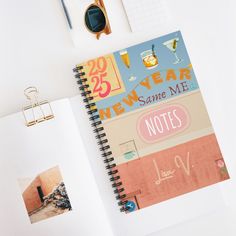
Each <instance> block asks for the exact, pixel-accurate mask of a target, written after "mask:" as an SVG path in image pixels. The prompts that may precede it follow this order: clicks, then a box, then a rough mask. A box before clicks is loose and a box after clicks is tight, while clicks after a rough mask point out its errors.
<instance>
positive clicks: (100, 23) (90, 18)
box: [84, 0, 111, 39]
mask: <svg viewBox="0 0 236 236" xmlns="http://www.w3.org/2000/svg"><path fill="white" fill-rule="evenodd" d="M84 21H85V25H86V28H87V29H88V31H89V32H91V33H93V34H96V38H97V39H99V38H100V36H101V34H102V33H105V34H110V33H111V27H110V24H109V21H108V17H107V13H106V9H105V5H104V3H103V0H95V3H93V4H91V5H89V6H88V8H87V9H86V11H85V16H84Z"/></svg>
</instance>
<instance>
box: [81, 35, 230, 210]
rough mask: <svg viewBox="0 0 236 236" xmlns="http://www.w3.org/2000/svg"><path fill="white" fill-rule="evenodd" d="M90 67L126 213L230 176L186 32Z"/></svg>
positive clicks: (92, 94) (86, 82) (90, 89)
mask: <svg viewBox="0 0 236 236" xmlns="http://www.w3.org/2000/svg"><path fill="white" fill-rule="evenodd" d="M82 67H83V69H82V70H83V72H84V73H85V76H83V73H80V82H81V83H82V85H83V89H82V90H83V92H84V95H86V96H87V98H90V99H91V101H90V99H88V100H89V101H88V100H87V103H88V104H90V105H89V106H87V108H89V109H90V110H93V112H92V113H96V114H98V115H99V120H100V121H101V122H98V123H96V124H95V125H94V126H95V127H96V130H97V131H98V128H100V127H102V128H103V129H104V130H103V132H104V133H105V135H106V139H107V140H108V144H109V146H108V145H107V146H104V145H102V151H103V152H104V153H108V151H109V153H108V154H109V155H110V157H109V158H111V159H109V160H110V161H111V160H112V159H113V158H114V161H113V163H115V165H111V164H110V165H108V168H111V170H112V171H113V172H112V174H113V177H116V176H119V177H120V178H119V180H117V181H115V183H117V185H116V190H117V191H116V192H117V193H118V195H119V197H120V199H121V201H120V204H121V205H123V207H122V209H123V210H124V211H125V212H132V211H135V210H138V209H142V208H145V207H148V206H151V205H153V204H157V203H159V202H162V201H165V200H168V199H171V198H174V197H177V196H179V195H182V194H185V193H188V192H191V191H194V190H197V189H199V188H203V187H206V186H208V185H212V184H215V183H218V182H221V181H224V180H226V179H229V174H228V171H227V168H226V165H225V162H224V159H223V157H222V154H221V151H220V147H219V145H218V142H217V139H216V136H215V133H214V130H213V128H212V125H211V122H210V119H209V116H208V113H207V110H206V107H205V104H204V101H203V99H202V95H201V92H200V90H199V86H198V83H197V80H196V77H195V74H194V71H193V68H192V65H191V62H190V59H189V56H188V53H187V51H186V48H185V44H184V41H183V38H182V35H181V33H180V31H178V32H174V33H171V34H168V35H165V36H162V37H160V38H156V39H153V40H150V41H147V42H144V43H141V44H138V45H135V46H132V47H128V48H126V49H123V50H119V51H116V52H114V53H112V54H109V55H105V56H102V57H99V58H96V59H92V60H89V61H88V62H85V63H82V64H80V65H78V66H77V68H82ZM81 78H82V79H81ZM85 78H86V79H85ZM88 104H87V105H88ZM91 108H92V109H91ZM95 108H96V109H95ZM90 114H91V112H90ZM93 117H95V116H93ZM92 120H93V119H92ZM103 140H104V139H103ZM100 141H102V140H100ZM100 144H101V143H100ZM104 147H105V148H104ZM104 149H105V150H104ZM107 149H108V150H107ZM110 152H111V153H110ZM104 153H103V154H104ZM105 156H106V155H105ZM116 170H117V171H116ZM110 174H111V173H110ZM118 183H121V184H119V185H118ZM119 197H118V198H119Z"/></svg>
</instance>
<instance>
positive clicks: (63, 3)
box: [61, 0, 72, 29]
mask: <svg viewBox="0 0 236 236" xmlns="http://www.w3.org/2000/svg"><path fill="white" fill-rule="evenodd" d="M61 4H62V7H63V10H64V12H65V15H66V19H67V22H68V25H69V27H70V29H72V24H71V20H70V15H69V12H68V10H67V7H66V5H65V2H64V0H61Z"/></svg>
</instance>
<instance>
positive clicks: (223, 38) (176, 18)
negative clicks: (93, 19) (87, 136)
mask: <svg viewBox="0 0 236 236" xmlns="http://www.w3.org/2000/svg"><path fill="white" fill-rule="evenodd" d="M166 1H167V4H168V7H169V9H170V13H171V15H172V20H173V24H174V26H175V27H177V29H180V30H181V31H182V34H183V37H184V39H185V43H186V46H187V49H188V52H189V54H190V58H191V61H192V64H193V67H194V69H195V73H196V75H197V78H198V81H199V84H200V88H201V90H202V93H203V97H204V99H205V102H206V105H207V108H208V111H209V114H210V117H211V120H212V123H213V126H214V128H215V131H216V134H217V137H218V140H219V143H220V146H221V149H222V152H223V155H224V157H225V159H226V162H227V163H228V166H229V171H230V175H231V178H232V179H233V181H231V182H229V183H228V184H226V186H224V187H223V189H224V191H225V196H226V199H228V202H229V204H230V205H229V208H226V209H225V210H218V211H217V209H216V212H214V213H212V214H210V215H206V216H203V217H201V218H198V219H195V220H191V221H189V222H185V223H182V224H180V225H176V226H174V227H172V228H169V229H165V230H163V231H161V232H158V233H156V234H153V235H159V236H172V235H181V236H185V235H186V236H187V235H191V236H195V235H196V236H197V235H207V236H208V235H214V236H220V235H222V234H223V235H227V236H231V235H232V236H233V235H234V236H235V235H236V204H235V203H234V200H235V199H236V194H235V191H233V189H234V188H235V189H236V184H235V182H234V178H235V176H236V161H234V155H235V152H234V146H235V144H236V141H235V140H236V139H235V135H234V131H235V130H236V128H235V120H236V117H235V111H234V107H235V102H236V95H235V94H234V90H235V89H236V78H235V72H234V66H235V55H236V50H235V49H236V46H235V45H236V27H235V22H236V14H235V12H236V2H235V1H234V0H224V1H221V0H177V1H176V0H166ZM106 2H107V9H108V11H109V12H108V14H109V16H110V20H111V23H112V24H111V26H114V29H115V28H116V27H117V26H120V27H121V28H122V30H123V31H122V32H123V33H125V32H127V35H124V36H126V37H127V36H129V34H131V33H130V31H129V27H128V22H127V19H126V18H125V13H124V12H123V8H122V4H121V0H109V1H106ZM0 3H1V7H0V36H1V37H0V116H4V115H6V114H10V113H13V112H16V111H19V110H20V109H21V107H22V104H24V103H25V98H24V96H23V90H24V89H25V88H26V87H27V86H30V85H34V86H36V87H38V88H39V90H40V93H41V95H42V97H43V98H46V99H48V100H55V99H58V98H63V97H71V96H74V95H77V94H78V88H77V86H76V85H75V81H74V79H73V73H72V68H73V67H74V65H75V64H76V63H78V62H82V61H83V60H85V59H88V58H89V57H95V56H97V55H99V54H102V53H103V52H104V53H107V52H109V51H112V50H114V49H119V48H120V47H121V46H123V45H125V42H122V43H121V42H120V41H119V40H118V39H117V40H116V39H114V38H113V39H112V41H108V40H106V45H104V44H102V41H101V45H100V47H97V48H94V50H91V49H90V50H89V52H88V53H86V54H85V53H84V52H82V51H81V50H79V49H78V48H77V49H76V48H74V46H73V43H72V40H71V36H70V34H69V33H68V27H67V23H66V21H65V18H64V15H63V12H62V9H61V5H60V2H59V0H40V1H36V0H21V1H18V0H7V1H4V0H0ZM137 4H138V1H137ZM156 31H157V35H158V34H161V33H162V32H161V31H159V29H156ZM115 33H117V32H115V31H114V34H115ZM141 38H142V37H140V41H142V40H141ZM101 40H102V39H101ZM137 40H139V38H137V37H136V39H135V40H134V42H135V43H136V42H137ZM104 41H105V40H104ZM129 45H130V42H129ZM129 45H126V46H129ZM117 47H118V48H117ZM84 48H86V45H84Z"/></svg>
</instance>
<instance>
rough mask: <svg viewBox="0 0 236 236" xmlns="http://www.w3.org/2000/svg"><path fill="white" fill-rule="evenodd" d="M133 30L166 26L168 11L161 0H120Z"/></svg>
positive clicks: (168, 18)
mask: <svg viewBox="0 0 236 236" xmlns="http://www.w3.org/2000/svg"><path fill="white" fill-rule="evenodd" d="M122 1H123V5H124V8H125V11H126V14H127V17H128V20H129V24H130V27H131V30H132V31H133V32H136V31H143V30H149V29H153V27H155V28H156V27H159V28H160V27H161V28H164V27H168V26H169V22H170V13H169V11H168V7H167V6H166V2H165V1H163V0H138V1H137V0H122Z"/></svg>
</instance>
